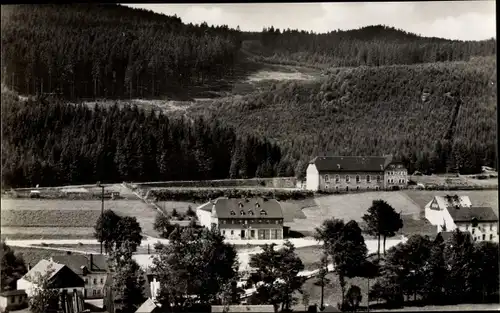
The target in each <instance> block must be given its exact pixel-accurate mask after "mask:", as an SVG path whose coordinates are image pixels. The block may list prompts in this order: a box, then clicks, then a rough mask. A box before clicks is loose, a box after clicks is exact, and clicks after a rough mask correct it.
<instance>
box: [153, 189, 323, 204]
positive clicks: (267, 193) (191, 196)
mask: <svg viewBox="0 0 500 313" xmlns="http://www.w3.org/2000/svg"><path fill="white" fill-rule="evenodd" d="M313 196H314V193H313V192H312V191H307V190H300V189H297V190H282V189H267V190H265V189H234V188H231V189H229V188H228V189H222V188H218V189H210V188H197V189H160V190H158V189H153V190H150V192H149V195H148V198H154V199H156V201H194V202H203V201H208V200H210V199H216V198H219V197H228V198H253V197H266V198H274V199H276V200H279V201H280V200H281V201H283V200H300V199H306V198H310V197H313Z"/></svg>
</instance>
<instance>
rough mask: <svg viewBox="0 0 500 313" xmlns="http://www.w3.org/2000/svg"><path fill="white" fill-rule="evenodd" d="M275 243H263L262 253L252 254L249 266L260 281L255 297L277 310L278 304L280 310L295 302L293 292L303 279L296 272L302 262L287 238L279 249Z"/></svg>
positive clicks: (286, 308) (302, 266) (289, 306)
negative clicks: (253, 269) (276, 248)
mask: <svg viewBox="0 0 500 313" xmlns="http://www.w3.org/2000/svg"><path fill="white" fill-rule="evenodd" d="M275 246H276V245H275V244H271V245H264V247H263V248H262V250H263V251H262V252H261V253H259V254H255V255H252V257H251V259H250V266H251V267H253V268H255V269H256V276H257V277H258V278H259V280H260V281H262V282H263V284H262V285H260V286H258V287H257V295H256V297H257V298H258V299H259V301H260V303H267V304H272V305H273V306H274V309H275V311H276V312H277V311H278V308H279V305H280V304H281V310H289V309H290V308H291V306H292V304H294V303H295V302H296V301H297V299H296V298H294V297H293V293H294V292H295V291H302V290H301V287H302V284H303V283H304V279H303V278H302V277H300V276H297V274H298V273H299V272H300V271H301V270H303V269H304V264H303V263H302V260H301V259H300V258H299V257H298V255H297V254H296V253H295V247H294V246H293V244H292V243H291V242H290V241H288V240H287V241H285V244H284V246H283V247H282V248H281V249H279V250H275V249H274V247H275Z"/></svg>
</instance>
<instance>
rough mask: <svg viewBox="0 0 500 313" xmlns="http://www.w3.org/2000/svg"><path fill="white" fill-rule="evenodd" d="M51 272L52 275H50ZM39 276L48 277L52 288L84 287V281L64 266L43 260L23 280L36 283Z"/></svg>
mask: <svg viewBox="0 0 500 313" xmlns="http://www.w3.org/2000/svg"><path fill="white" fill-rule="evenodd" d="M49 271H50V275H49ZM38 275H41V276H48V277H47V278H48V280H49V282H48V284H49V286H50V288H73V287H84V286H85V282H84V281H83V279H82V278H81V277H80V276H78V275H77V274H76V273H75V272H73V271H72V270H71V269H70V268H69V267H67V266H66V265H64V264H59V263H56V262H53V261H50V260H45V259H42V260H40V262H38V263H37V264H36V265H35V266H34V267H33V268H32V269H31V270H29V271H28V272H27V273H26V274H25V275H24V276H23V277H22V279H24V280H26V281H29V282H32V283H36V280H37V279H38Z"/></svg>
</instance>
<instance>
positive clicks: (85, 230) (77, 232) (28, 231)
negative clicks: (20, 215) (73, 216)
mask: <svg viewBox="0 0 500 313" xmlns="http://www.w3.org/2000/svg"><path fill="white" fill-rule="evenodd" d="M2 214H3V212H2ZM93 234H94V228H93V227H18V226H16V227H8V226H2V234H1V237H2V238H8V239H94V235H93Z"/></svg>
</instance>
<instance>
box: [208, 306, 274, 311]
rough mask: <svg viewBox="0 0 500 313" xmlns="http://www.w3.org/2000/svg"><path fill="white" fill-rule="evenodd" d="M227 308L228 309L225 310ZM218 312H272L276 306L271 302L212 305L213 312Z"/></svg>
mask: <svg viewBox="0 0 500 313" xmlns="http://www.w3.org/2000/svg"><path fill="white" fill-rule="evenodd" d="M224 309H227V310H224ZM216 312H227V313H233V312H234V313H236V312H238V313H241V312H249V313H251V312H266V313H271V312H274V306H272V305H270V304H265V305H262V304H259V305H251V304H244V305H229V306H227V307H225V306H223V305H212V313H216Z"/></svg>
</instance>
